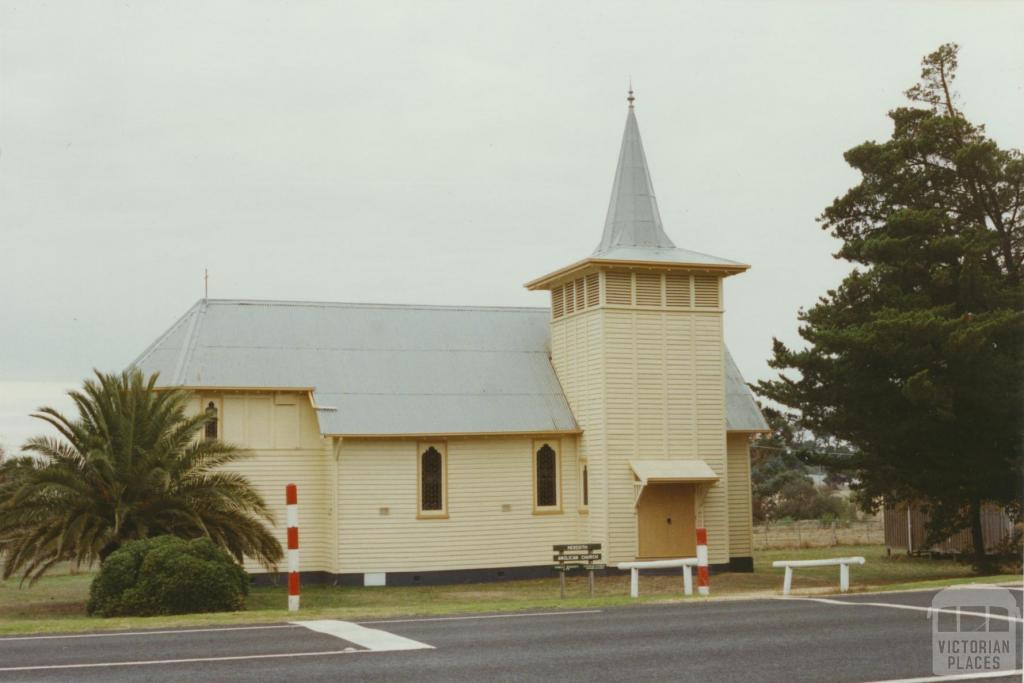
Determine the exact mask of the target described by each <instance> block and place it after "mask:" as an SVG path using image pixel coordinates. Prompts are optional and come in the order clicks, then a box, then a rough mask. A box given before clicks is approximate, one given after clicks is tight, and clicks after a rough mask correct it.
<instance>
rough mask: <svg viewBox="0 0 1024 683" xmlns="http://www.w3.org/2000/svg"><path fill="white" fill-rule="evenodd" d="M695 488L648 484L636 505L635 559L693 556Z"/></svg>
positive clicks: (683, 485)
mask: <svg viewBox="0 0 1024 683" xmlns="http://www.w3.org/2000/svg"><path fill="white" fill-rule="evenodd" d="M694 489H695V486H694V485H693V484H648V485H647V486H645V487H644V490H643V494H642V495H641V496H640V501H639V504H638V505H637V534H638V537H639V543H638V552H637V556H638V557H640V558H642V559H661V558H677V557H694V556H696V554H697V541H696V506H695V495H694Z"/></svg>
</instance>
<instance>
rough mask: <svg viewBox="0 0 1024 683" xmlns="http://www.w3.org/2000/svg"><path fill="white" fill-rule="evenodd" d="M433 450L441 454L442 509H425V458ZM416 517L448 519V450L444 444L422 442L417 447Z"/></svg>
mask: <svg viewBox="0 0 1024 683" xmlns="http://www.w3.org/2000/svg"><path fill="white" fill-rule="evenodd" d="M431 448H433V449H434V450H436V451H437V452H438V453H440V454H441V509H440V510H424V509H423V456H424V455H425V454H426V452H427V451H428V450H429V449H431ZM416 517H417V519H448V448H447V444H445V443H444V442H438V441H430V442H420V443H418V444H417V446H416Z"/></svg>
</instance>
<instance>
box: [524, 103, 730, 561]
mask: <svg viewBox="0 0 1024 683" xmlns="http://www.w3.org/2000/svg"><path fill="white" fill-rule="evenodd" d="M634 100H635V97H634V96H633V91H632V89H630V91H629V96H628V97H627V101H628V103H629V108H628V110H627V113H626V127H625V131H624V132H623V136H622V146H621V148H620V151H619V158H618V165H617V167H616V170H615V179H614V182H613V184H612V194H611V200H610V201H609V204H608V213H607V217H606V218H605V224H604V231H603V232H602V235H601V241H600V243H599V244H598V246H597V248H596V249H595V250H594V252H593V253H592V254H591V255H590V256H588V257H586V258H583V259H581V260H579V261H577V262H575V263H572V264H570V265H568V266H565V267H563V268H560V269H558V270H556V271H554V272H552V273H549V274H547V275H544V276H543V277H540V278H537V279H535V280H533V281H531V282H529V283H527V284H526V287H527V288H528V289H531V290H547V291H549V292H550V296H551V360H552V364H553V365H554V368H555V371H556V373H557V374H558V377H559V380H560V381H561V383H562V388H563V390H564V391H565V395H566V397H567V398H568V400H569V404H570V406H571V408H572V410H573V413H574V415H575V416H576V419H577V421H578V423H579V425H580V427H581V428H582V430H583V433H582V435H581V437H580V457H581V458H582V459H585V463H586V465H587V471H588V474H589V490H590V506H589V507H590V510H589V515H588V518H587V521H586V524H589V529H587V533H588V534H589V535H588V539H590V540H595V541H601V542H602V543H604V544H605V549H606V559H607V561H608V562H620V561H626V560H631V559H634V558H636V557H657V556H659V555H661V556H678V554H679V553H681V552H685V551H686V548H685V547H680V546H678V545H675V546H673V545H671V543H670V542H669V541H663V540H661V538H662V536H664V537H665V538H667V539H670V540H671V539H677V540H674V541H672V542H676V543H685V542H687V541H686V538H687V537H688V536H689V537H690V538H692V531H690V530H686V529H681V527H680V525H681V524H682V525H687V524H688V525H690V526H691V527H692V526H693V525H697V526H705V527H707V529H708V537H709V538H708V542H709V543H708V545H709V556H710V561H711V563H712V564H716V563H726V562H728V561H729V540H728V538H729V520H728V514H729V513H728V504H729V501H728V495H727V490H728V487H727V486H726V476H727V467H726V459H727V456H726V397H725V345H724V341H723V335H722V313H723V310H724V301H723V296H722V283H723V282H724V280H725V278H727V277H729V276H731V275H735V274H738V273H742V272H743V271H745V270H747V268H748V266H747V265H744V264H742V263H738V262H735V261H729V260H726V259H722V258H718V257H716V256H710V255H708V254H703V253H699V252H695V251H689V250H687V249H681V248H678V247H676V245H675V244H674V243H673V241H672V240H671V239H670V238H669V237H668V235H667V234H666V233H665V230H664V226H663V225H662V221H661V214H660V212H659V211H658V202H657V199H656V198H655V194H654V186H653V183H652V182H651V175H650V171H649V169H648V165H647V157H646V155H645V153H644V148H643V143H642V142H641V139H640V130H639V127H638V125H637V120H636V114H635V111H634ZM665 461H668V462H665ZM688 472H689V473H691V474H687V473H688ZM673 486H674V487H675V488H672V487H673ZM673 506H674V507H673ZM645 510H647V511H649V512H645ZM666 510H667V511H668V512H666ZM673 510H677V511H680V510H681V512H673ZM650 511H654V512H650ZM691 513H692V514H691ZM666 519H667V520H668V524H669V525H671V524H672V523H673V521H674V522H675V524H676V526H675V527H661V526H658V525H662V524H664V523H665V520H666ZM666 543H669V545H665V544H666Z"/></svg>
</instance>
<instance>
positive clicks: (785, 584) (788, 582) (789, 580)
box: [782, 567, 793, 595]
mask: <svg viewBox="0 0 1024 683" xmlns="http://www.w3.org/2000/svg"><path fill="white" fill-rule="evenodd" d="M792 587H793V568H792V567H786V578H785V579H783V581H782V594H783V595H789V589H790V588H792Z"/></svg>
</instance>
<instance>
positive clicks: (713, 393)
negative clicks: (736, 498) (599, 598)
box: [551, 271, 730, 563]
mask: <svg viewBox="0 0 1024 683" xmlns="http://www.w3.org/2000/svg"><path fill="white" fill-rule="evenodd" d="M603 275H604V276H605V277H602V278H601V279H602V282H603V283H605V284H604V286H605V287H606V288H607V286H608V285H607V283H609V282H612V281H614V280H615V277H618V278H619V280H623V281H624V282H626V283H629V282H630V274H629V273H621V272H614V271H609V272H606V273H603ZM658 277H660V276H658ZM636 283H637V281H636V279H635V278H633V279H632V283H631V284H623V285H622V286H623V287H625V289H624V290H623V292H624V293H623V292H620V293H619V299H621V300H622V301H625V300H626V299H627V298H628V299H629V300H630V301H636V300H637V298H636V297H637V296H638V294H637V292H638V291H639V290H637V288H636ZM648 284H649V283H648ZM659 286H661V285H659ZM647 289H649V290H651V291H652V292H653V291H654V289H655V288H654V287H653V285H650V286H648V288H647ZM630 290H633V291H632V292H631V291H630ZM607 291H608V290H607V289H606V290H605V292H607ZM645 296H646V299H645V301H647V302H649V303H650V304H651V305H650V306H649V307H645V308H636V307H633V306H631V305H630V306H626V305H623V306H618V305H608V304H606V303H605V302H606V301H607V300H608V296H607V293H606V294H605V296H602V298H601V303H602V306H601V307H599V308H588V309H586V310H584V311H583V312H578V313H575V314H566V315H563V316H562V317H558V318H553V320H552V324H551V350H552V363H553V364H554V367H555V371H556V372H557V374H558V377H559V380H560V381H561V383H562V389H563V391H564V392H565V395H566V397H567V398H568V400H569V405H570V407H571V408H572V410H573V414H574V415H575V416H576V420H577V422H578V423H579V425H580V427H581V428H582V429H583V435H582V437H581V448H580V450H581V454H582V455H583V456H584V457H585V458H586V459H587V461H588V463H589V465H590V473H591V490H592V491H595V492H596V491H600V492H601V493H603V494H604V495H603V496H600V497H595V496H592V499H593V500H592V502H591V505H590V516H591V524H592V527H591V533H590V535H591V536H592V537H593V538H594V539H598V538H601V537H604V538H601V540H603V541H605V542H606V544H607V560H608V561H609V562H619V561H623V560H629V559H633V558H634V557H635V556H636V552H637V543H638V541H637V519H636V514H635V510H634V505H633V503H634V490H633V475H632V472H631V470H630V467H629V461H630V460H636V459H661V458H666V459H668V458H680V459H685V458H698V459H701V460H704V461H705V462H707V463H708V465H709V466H710V467H711V468H712V469H713V470H714V471H715V473H716V474H717V475H718V476H720V477H721V481H720V482H718V483H717V484H715V485H714V486H711V487H710V489H709V490H708V492H707V494H706V497H705V498H704V502H703V505H702V507H701V512H702V519H703V524H704V525H705V526H706V527H707V529H708V536H709V557H710V561H711V562H712V563H725V562H728V561H729V556H730V551H729V519H728V486H727V476H728V472H727V463H726V443H725V383H724V362H725V359H724V342H723V339H722V315H721V309H717V308H716V309H714V310H706V311H705V310H696V309H694V308H690V309H689V310H672V309H668V308H666V307H663V306H660V305H659V302H660V301H662V299H660V298H659V297H658V296H656V295H655V294H652V293H650V292H648V293H647V294H646V295H645ZM655 309H657V310H655ZM698 519H700V517H699V518H698ZM602 527H603V528H602Z"/></svg>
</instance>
